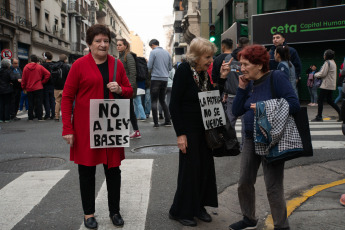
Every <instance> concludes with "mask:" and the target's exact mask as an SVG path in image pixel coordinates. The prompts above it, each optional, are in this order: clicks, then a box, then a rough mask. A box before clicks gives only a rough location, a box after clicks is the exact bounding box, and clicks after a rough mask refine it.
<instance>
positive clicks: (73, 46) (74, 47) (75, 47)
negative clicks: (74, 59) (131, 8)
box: [71, 42, 81, 52]
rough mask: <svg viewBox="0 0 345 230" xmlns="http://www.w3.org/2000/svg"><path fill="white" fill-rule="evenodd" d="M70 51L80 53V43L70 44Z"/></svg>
mask: <svg viewBox="0 0 345 230" xmlns="http://www.w3.org/2000/svg"><path fill="white" fill-rule="evenodd" d="M71 50H72V51H74V52H81V43H80V42H73V43H72V44H71Z"/></svg>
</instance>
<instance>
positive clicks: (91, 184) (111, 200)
mask: <svg viewBox="0 0 345 230" xmlns="http://www.w3.org/2000/svg"><path fill="white" fill-rule="evenodd" d="M103 167H104V174H105V178H106V181H107V190H108V207H109V213H110V215H111V216H113V215H114V214H115V213H119V212H120V189H121V170H120V168H119V167H113V168H110V169H108V165H103ZM78 172H79V183H80V194H81V201H82V204H83V210H84V214H85V215H91V214H94V213H95V189H96V186H95V181H96V178H95V174H96V166H84V165H78Z"/></svg>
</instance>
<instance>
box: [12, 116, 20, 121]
mask: <svg viewBox="0 0 345 230" xmlns="http://www.w3.org/2000/svg"><path fill="white" fill-rule="evenodd" d="M12 120H14V121H19V120H21V119H20V118H19V117H14V118H13V119H12Z"/></svg>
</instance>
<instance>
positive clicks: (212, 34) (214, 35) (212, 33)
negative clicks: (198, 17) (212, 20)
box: [209, 24, 216, 42]
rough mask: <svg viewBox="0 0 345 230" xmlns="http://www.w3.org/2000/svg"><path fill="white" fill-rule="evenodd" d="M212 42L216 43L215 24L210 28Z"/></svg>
mask: <svg viewBox="0 0 345 230" xmlns="http://www.w3.org/2000/svg"><path fill="white" fill-rule="evenodd" d="M209 29H210V42H215V41H216V26H215V25H214V24H211V25H210V27H209Z"/></svg>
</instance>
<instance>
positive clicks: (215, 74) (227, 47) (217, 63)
mask: <svg viewBox="0 0 345 230" xmlns="http://www.w3.org/2000/svg"><path fill="white" fill-rule="evenodd" d="M233 43H234V42H233V41H232V39H230V38H225V39H223V40H222V42H221V50H222V53H221V54H219V55H218V56H217V57H216V58H215V59H214V61H213V66H212V81H213V85H214V86H215V87H217V83H218V79H219V75H220V67H221V66H222V64H223V61H224V59H225V57H226V56H228V55H229V54H231V53H232V47H233Z"/></svg>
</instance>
